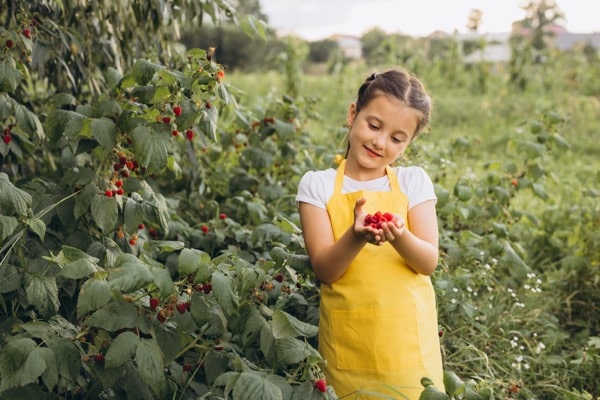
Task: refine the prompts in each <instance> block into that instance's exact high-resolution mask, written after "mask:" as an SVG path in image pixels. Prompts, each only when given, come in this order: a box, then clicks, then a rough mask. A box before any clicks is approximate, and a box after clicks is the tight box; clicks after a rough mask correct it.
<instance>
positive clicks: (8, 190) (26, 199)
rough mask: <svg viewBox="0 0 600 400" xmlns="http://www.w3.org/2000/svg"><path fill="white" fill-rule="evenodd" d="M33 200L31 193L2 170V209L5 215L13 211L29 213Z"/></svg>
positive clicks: (0, 196) (0, 179)
mask: <svg viewBox="0 0 600 400" xmlns="http://www.w3.org/2000/svg"><path fill="white" fill-rule="evenodd" d="M32 201H33V199H32V197H31V195H30V194H29V193H27V192H25V191H24V190H21V189H19V188H17V187H16V186H15V185H13V184H12V182H11V181H10V180H9V179H8V175H7V174H6V173H4V172H0V210H2V213H3V214H4V215H8V214H12V213H17V214H19V215H23V216H25V215H27V211H28V210H30V209H31V202H32Z"/></svg>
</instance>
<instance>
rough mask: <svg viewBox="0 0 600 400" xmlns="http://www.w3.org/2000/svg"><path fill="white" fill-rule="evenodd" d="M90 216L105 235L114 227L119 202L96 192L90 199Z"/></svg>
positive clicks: (117, 215)
mask: <svg viewBox="0 0 600 400" xmlns="http://www.w3.org/2000/svg"><path fill="white" fill-rule="evenodd" d="M92 217H93V218H94V221H95V222H96V225H98V227H99V228H100V229H101V230H102V233H104V234H105V235H106V234H108V233H109V232H111V231H112V230H114V229H115V226H116V225H117V221H118V217H119V204H118V203H117V201H116V200H115V199H114V198H112V197H107V196H103V195H100V194H97V195H96V196H95V197H94V198H93V199H92Z"/></svg>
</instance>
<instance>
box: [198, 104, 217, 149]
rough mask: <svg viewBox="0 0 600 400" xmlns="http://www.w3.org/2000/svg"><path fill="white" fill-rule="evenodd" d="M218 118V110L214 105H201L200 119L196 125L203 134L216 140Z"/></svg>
mask: <svg viewBox="0 0 600 400" xmlns="http://www.w3.org/2000/svg"><path fill="white" fill-rule="evenodd" d="M218 119H219V112H218V110H217V108H216V107H214V106H212V107H210V108H207V107H202V108H201V109H200V120H199V121H198V127H199V128H200V130H201V131H202V133H203V134H204V135H205V136H208V137H210V138H211V139H212V140H214V141H216V140H217V122H218Z"/></svg>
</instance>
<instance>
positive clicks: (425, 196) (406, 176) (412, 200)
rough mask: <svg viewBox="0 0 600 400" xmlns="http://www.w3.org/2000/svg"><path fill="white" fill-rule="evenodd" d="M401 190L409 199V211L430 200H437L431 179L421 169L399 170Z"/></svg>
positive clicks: (414, 167) (413, 167)
mask: <svg viewBox="0 0 600 400" xmlns="http://www.w3.org/2000/svg"><path fill="white" fill-rule="evenodd" d="M398 181H399V183H400V188H401V189H402V190H403V191H404V194H405V195H406V197H407V198H408V209H409V210H410V209H411V208H413V207H414V206H416V205H419V204H421V203H424V202H426V201H429V200H434V201H436V200H437V197H436V195H435V188H434V186H433V182H432V181H431V178H430V177H429V175H428V174H427V172H425V170H424V169H423V168H421V167H416V166H412V167H407V168H400V169H399V170H398Z"/></svg>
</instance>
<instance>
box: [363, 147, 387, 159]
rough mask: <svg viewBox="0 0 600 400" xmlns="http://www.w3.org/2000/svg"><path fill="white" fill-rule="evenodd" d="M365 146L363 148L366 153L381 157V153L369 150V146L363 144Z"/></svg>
mask: <svg viewBox="0 0 600 400" xmlns="http://www.w3.org/2000/svg"><path fill="white" fill-rule="evenodd" d="M363 147H364V148H365V150H367V153H369V155H371V156H373V157H382V156H381V154H379V153H377V152H375V151H373V150H371V149H370V148H368V147H367V146H363Z"/></svg>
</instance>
